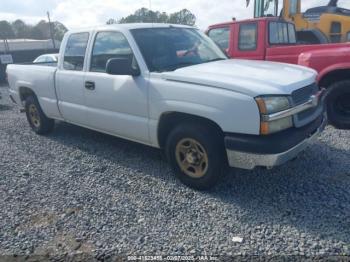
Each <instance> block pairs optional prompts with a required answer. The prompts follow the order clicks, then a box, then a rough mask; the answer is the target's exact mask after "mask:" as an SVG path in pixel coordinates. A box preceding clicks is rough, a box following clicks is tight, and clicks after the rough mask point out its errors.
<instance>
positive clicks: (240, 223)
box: [0, 87, 350, 258]
mask: <svg viewBox="0 0 350 262" xmlns="http://www.w3.org/2000/svg"><path fill="white" fill-rule="evenodd" d="M0 92H2V93H3V94H4V97H3V99H2V100H0V254H1V255H14V254H16V255H25V254H36V255H62V254H67V253H68V254H74V253H89V254H93V255H94V256H95V257H97V258H103V257H104V256H109V255H111V254H129V255H135V254H139V255H142V254H144V255H170V254H171V255H176V254H178V255H194V254H197V255H198V254H211V255H226V256H230V255H247V254H248V255H249V254H250V255H325V254H326V255H350V132H349V131H339V130H335V129H333V128H331V127H329V128H327V130H326V132H325V133H324V134H323V135H322V137H321V138H320V139H319V141H318V142H317V143H316V144H314V145H313V146H312V147H311V148H309V149H308V150H307V151H306V152H304V153H303V154H301V155H300V157H299V158H298V159H297V160H295V161H293V162H290V163H288V164H287V165H285V166H283V167H279V168H276V169H273V170H262V169H259V170H255V171H253V172H249V171H242V170H233V171H232V172H231V173H230V174H228V175H227V176H226V177H225V179H224V181H223V182H222V183H221V184H220V185H219V186H218V187H217V188H216V189H215V190H214V191H212V192H209V193H201V192H196V191H193V190H191V189H189V188H186V187H185V186H183V185H182V184H181V183H180V182H178V181H177V180H175V178H174V176H173V173H172V171H171V170H170V168H169V167H168V165H167V163H166V162H165V161H164V160H163V159H162V156H161V154H160V153H159V152H158V151H157V150H155V149H151V148H148V147H145V146H142V145H138V144H135V143H130V142H127V141H124V140H121V139H117V138H114V137H111V136H107V135H103V134H99V133H96V132H93V131H89V130H86V129H83V128H80V127H75V126H72V125H69V124H65V123H59V124H58V125H57V127H56V129H55V132H54V133H53V134H51V135H49V136H46V137H41V136H38V135H35V134H34V133H33V132H32V131H31V130H30V129H29V127H28V124H27V122H26V119H25V115H24V114H20V113H19V108H18V107H17V106H13V105H11V103H10V102H9V100H8V96H7V95H6V92H7V90H6V88H5V87H2V88H0ZM9 106H10V107H9ZM233 237H242V238H243V242H242V243H237V242H233V241H232V238H233Z"/></svg>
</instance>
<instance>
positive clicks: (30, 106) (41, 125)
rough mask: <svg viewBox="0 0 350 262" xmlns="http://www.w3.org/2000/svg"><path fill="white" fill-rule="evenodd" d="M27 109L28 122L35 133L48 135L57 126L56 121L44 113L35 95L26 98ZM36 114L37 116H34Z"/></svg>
mask: <svg viewBox="0 0 350 262" xmlns="http://www.w3.org/2000/svg"><path fill="white" fill-rule="evenodd" d="M25 111H26V116H27V120H28V123H29V125H30V127H31V128H32V129H33V131H34V132H35V133H37V134H38V135H46V134H48V133H50V132H52V130H53V129H54V127H55V121H54V120H53V119H50V118H48V117H47V116H46V115H45V114H44V112H43V110H42V109H41V107H40V104H39V102H38V100H37V98H36V97H35V96H29V97H27V98H26V100H25ZM33 111H35V112H33ZM34 114H35V116H33V115H34Z"/></svg>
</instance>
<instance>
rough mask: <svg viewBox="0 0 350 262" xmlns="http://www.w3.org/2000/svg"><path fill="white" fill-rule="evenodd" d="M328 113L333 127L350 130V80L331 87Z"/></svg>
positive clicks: (328, 98)
mask: <svg viewBox="0 0 350 262" xmlns="http://www.w3.org/2000/svg"><path fill="white" fill-rule="evenodd" d="M327 112H328V119H329V123H330V124H331V125H333V126H334V127H336V128H338V129H350V80H345V81H340V82H337V83H334V84H333V85H331V86H330V87H329V94H328V97H327Z"/></svg>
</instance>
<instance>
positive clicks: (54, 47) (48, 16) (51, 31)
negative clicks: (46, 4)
mask: <svg viewBox="0 0 350 262" xmlns="http://www.w3.org/2000/svg"><path fill="white" fill-rule="evenodd" d="M47 18H48V19H49V29H50V36H51V39H52V44H53V49H56V44H55V39H54V36H53V30H52V26H51V18H50V12H49V11H47Z"/></svg>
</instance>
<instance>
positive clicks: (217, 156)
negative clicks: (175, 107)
mask: <svg viewBox="0 0 350 262" xmlns="http://www.w3.org/2000/svg"><path fill="white" fill-rule="evenodd" d="M166 154H167V158H168V161H169V162H170V164H171V165H172V167H173V169H174V171H175V174H176V176H177V178H178V179H179V180H180V181H181V182H183V183H184V184H185V185H187V186H189V187H192V188H194V189H198V190H208V189H210V188H212V187H214V186H215V185H216V184H217V182H218V180H219V179H220V178H221V177H222V175H223V172H224V170H225V169H226V166H227V164H226V163H227V161H226V157H225V155H224V145H223V140H222V139H221V138H220V135H219V134H218V132H216V131H215V130H214V129H212V128H208V127H206V126H205V125H196V124H182V125H180V126H178V127H177V128H175V129H174V130H173V131H172V132H171V133H170V135H169V137H168V139H167V143H166Z"/></svg>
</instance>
